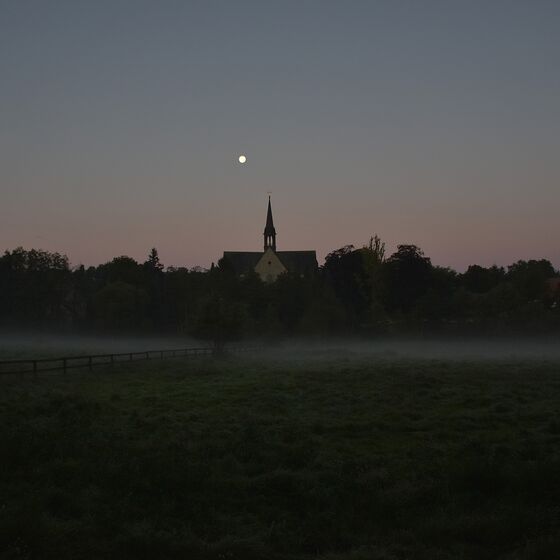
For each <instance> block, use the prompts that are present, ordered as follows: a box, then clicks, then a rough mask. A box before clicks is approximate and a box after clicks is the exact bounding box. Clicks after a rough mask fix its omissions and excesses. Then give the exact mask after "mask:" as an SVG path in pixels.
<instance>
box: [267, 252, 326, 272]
mask: <svg viewBox="0 0 560 560" xmlns="http://www.w3.org/2000/svg"><path fill="white" fill-rule="evenodd" d="M276 254H277V255H278V258H279V259H280V261H281V262H282V264H283V265H284V266H285V267H286V268H287V269H288V272H290V273H293V274H305V275H308V274H313V273H314V272H315V271H316V270H317V267H318V265H317V254H316V253H315V251H276Z"/></svg>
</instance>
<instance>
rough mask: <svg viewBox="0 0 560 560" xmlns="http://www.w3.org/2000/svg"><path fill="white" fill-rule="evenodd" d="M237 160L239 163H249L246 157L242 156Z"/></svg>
mask: <svg viewBox="0 0 560 560" xmlns="http://www.w3.org/2000/svg"><path fill="white" fill-rule="evenodd" d="M237 159H238V161H239V163H245V162H246V161H247V158H246V157H245V156H244V155H240V156H239V157H238V158H237Z"/></svg>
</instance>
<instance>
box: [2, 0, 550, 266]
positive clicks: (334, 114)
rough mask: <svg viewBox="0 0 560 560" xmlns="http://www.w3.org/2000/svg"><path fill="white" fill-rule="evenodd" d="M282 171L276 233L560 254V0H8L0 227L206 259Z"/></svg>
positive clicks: (32, 242)
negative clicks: (241, 160)
mask: <svg viewBox="0 0 560 560" xmlns="http://www.w3.org/2000/svg"><path fill="white" fill-rule="evenodd" d="M240 153H245V154H246V155H247V158H248V162H247V164H245V165H243V166H241V165H239V164H238V163H237V156H238V155H239V154H240ZM267 191H272V200H273V210H274V218H275V225H276V229H277V234H278V238H277V241H278V248H279V250H296V249H316V250H317V251H318V255H319V258H320V260H322V258H323V257H324V256H325V254H326V253H327V252H329V251H331V250H333V249H336V248H338V247H341V246H342V245H346V244H350V243H352V244H355V245H361V244H363V243H365V242H366V241H367V240H368V239H369V237H370V236H371V235H373V234H375V233H377V234H378V235H379V236H380V237H381V238H382V239H383V240H384V241H386V243H387V248H388V250H389V251H390V252H392V251H393V250H394V249H395V248H396V245H397V244H400V243H415V244H417V245H419V246H420V247H421V248H422V249H423V250H424V251H425V253H426V254H427V255H428V256H430V257H431V258H432V261H433V262H434V263H435V264H439V265H443V266H452V267H454V268H457V269H459V270H463V269H464V268H466V266H468V265H469V264H472V263H478V264H482V265H491V264H493V263H497V264H502V265H506V264H510V263H511V262H514V261H516V260H518V259H529V258H548V259H550V260H551V261H552V262H553V264H554V265H555V266H557V267H558V266H560V219H559V210H560V2H557V1H552V0H551V1H544V0H543V1H535V0H527V1H525V2H518V1H515V0H507V1H506V0H504V1H497V0H496V1H492V2H489V1H487V0H484V1H480V2H477V1H471V0H469V1H467V0H465V1H462V2H458V1H453V0H442V1H440V2H434V1H419V0H411V1H400V0H394V1H373V0H371V1H361V2H360V1H348V2H343V1H342V0H340V1H337V2H331V1H326V0H323V1H293V2H292V1H287V0H275V1H264V0H255V1H253V2H243V1H233V0H228V1H225V0H224V1H220V2H218V1H212V0H201V1H198V2H189V1H187V0H184V1H171V0H153V1H141V0H131V1H124V0H122V1H120V0H111V1H103V0H91V1H87V2H86V1H80V0H69V1H60V0H56V1H52V2H45V1H27V0H0V194H1V204H0V241H1V243H0V249H12V248H14V247H16V246H19V245H23V246H25V247H27V248H30V247H41V248H44V249H48V250H56V251H59V252H63V253H66V254H67V255H68V256H69V257H70V259H71V261H72V263H73V264H79V263H84V264H98V263H100V262H104V261H107V260H109V259H111V258H113V257H114V256H118V255H123V254H126V255H129V256H132V257H134V258H137V259H140V260H144V259H145V257H146V256H147V254H148V251H149V249H150V248H151V247H152V246H156V247H157V248H158V250H159V253H160V256H161V259H162V261H163V262H164V264H166V265H177V266H181V265H183V266H194V265H201V266H208V265H209V264H210V263H211V262H212V261H217V260H218V258H219V257H220V256H221V254H222V251H223V250H253V251H254V250H260V249H261V247H262V231H263V228H264V223H265V217H266V201H267Z"/></svg>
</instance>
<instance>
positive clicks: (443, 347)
mask: <svg viewBox="0 0 560 560" xmlns="http://www.w3.org/2000/svg"><path fill="white" fill-rule="evenodd" d="M211 344H212V343H211V342H210V341H201V340H197V339H195V338H192V337H188V336H122V335H121V336H108V335H106V336H103V335H98V336H87V335H66V336H63V335H59V334H49V333H31V334H27V333H13V332H12V333H1V334H0V359H17V358H27V357H30V358H41V357H49V356H63V355H65V356H73V355H84V354H92V353H118V352H141V351H146V350H165V349H173V348H189V347H190V348H192V347H200V346H208V345H211ZM230 346H247V347H251V348H254V349H255V350H254V351H253V352H252V353H253V355H254V356H255V357H259V356H260V357H261V358H262V359H264V360H269V359H272V358H273V359H274V360H276V361H287V362H291V363H296V362H298V363H302V362H307V361H328V360H330V359H339V358H344V359H346V360H358V361H362V360H364V359H366V360H367V359H372V360H376V359H384V360H386V359H422V360H425V359H427V360H445V361H480V360H501V361H503V360H505V361H516V360H522V361H526V360H537V361H553V362H558V361H560V341H557V340H555V339H551V338H544V337H543V338H537V337H533V338H493V339H481V338H467V339H460V338H434V337H426V338H422V339H420V338H408V339H407V338H372V339H370V340H364V339H359V340H357V339H334V338H325V339H281V340H271V339H267V340H266V341H263V340H252V341H239V342H231V343H230Z"/></svg>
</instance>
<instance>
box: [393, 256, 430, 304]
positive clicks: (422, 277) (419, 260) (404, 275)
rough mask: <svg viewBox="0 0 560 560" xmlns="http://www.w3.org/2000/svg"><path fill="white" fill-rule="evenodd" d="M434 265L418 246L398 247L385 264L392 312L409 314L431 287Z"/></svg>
mask: <svg viewBox="0 0 560 560" xmlns="http://www.w3.org/2000/svg"><path fill="white" fill-rule="evenodd" d="M431 272H432V263H431V261H430V259H429V258H428V257H425V256H424V253H423V252H422V250H421V249H420V248H419V247H417V246H416V245H398V246H397V251H396V252H395V253H393V254H392V255H391V256H390V257H389V258H388V259H387V261H386V262H385V273H386V284H385V285H386V288H387V303H388V306H389V309H390V310H391V311H396V312H401V313H409V312H410V311H411V310H412V309H413V307H414V305H415V304H416V302H417V301H418V299H419V298H420V297H421V296H423V295H424V294H425V293H426V291H427V289H428V287H429V285H430V278H431Z"/></svg>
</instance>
